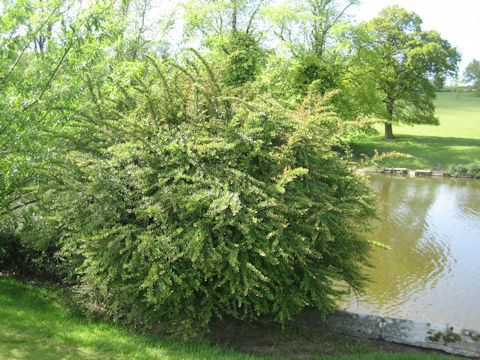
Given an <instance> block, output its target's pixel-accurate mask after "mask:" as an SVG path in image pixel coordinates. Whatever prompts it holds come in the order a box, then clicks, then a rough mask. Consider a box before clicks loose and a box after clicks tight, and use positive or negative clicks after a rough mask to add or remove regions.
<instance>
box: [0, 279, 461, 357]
mask: <svg viewBox="0 0 480 360" xmlns="http://www.w3.org/2000/svg"><path fill="white" fill-rule="evenodd" d="M59 300H60V295H59V292H58V291H57V290H55V288H51V287H46V286H32V285H28V284H24V283H21V282H18V281H16V280H13V279H11V278H5V277H4V278H1V277H0V359H36V360H43V359H228V360H230V359H265V360H266V359H270V360H271V359H282V358H285V359H286V358H296V355H290V356H287V357H285V356H275V357H273V356H269V355H254V354H245V353H241V352H238V351H235V350H230V349H228V348H227V347H226V345H219V346H213V345H210V344H209V343H208V342H207V341H206V340H195V341H178V340H175V339H170V338H162V337H160V336H156V335H149V334H138V333H136V332H133V331H129V330H127V329H125V328H123V327H121V326H118V325H115V324H112V323H110V322H108V321H88V320H87V319H86V318H84V317H82V316H74V315H72V314H71V313H70V312H69V311H67V310H68V309H66V308H65V306H64V305H62V304H63V302H62V301H59ZM247 329H248V327H247ZM268 331H271V330H268ZM306 331H307V330H302V331H301V332H302V333H303V335H305V332H306ZM287 335H288V338H289V341H290V342H291V343H292V344H297V345H298V346H300V347H315V349H316V350H315V352H316V353H315V354H313V355H312V356H310V355H308V356H305V355H302V356H301V358H309V359H336V358H342V359H352V360H354V359H358V360H367V359H398V360H408V359H412V360H413V359H420V360H423V359H449V358H453V357H449V356H446V355H445V356H444V355H437V354H420V353H395V354H388V355H387V354H385V353H382V352H379V351H377V350H376V349H375V348H373V347H372V346H370V345H369V343H364V342H362V341H360V340H357V339H355V338H350V339H349V340H346V337H345V338H343V337H342V336H341V335H335V334H331V333H329V335H328V339H327V340H324V339H322V338H315V336H311V335H309V334H307V336H308V337H309V338H310V342H309V343H308V344H307V343H306V342H305V338H306V337H307V336H303V335H302V334H300V335H296V334H295V333H293V332H291V331H290V332H289V333H288V332H287ZM268 336H269V337H270V335H268ZM272 336H273V335H272ZM295 336H301V341H292V337H295ZM352 339H354V340H353V341H352ZM234 340H236V341H238V339H234ZM327 341H328V343H327ZM229 342H230V341H229V340H228V339H225V344H227V343H229ZM283 342H286V341H285V340H284V341H283ZM332 345H333V346H334V347H336V350H337V352H339V353H342V352H343V353H344V352H345V351H346V352H347V353H350V354H351V355H349V356H343V357H335V356H331V355H325V354H323V353H322V349H327V348H331V347H332ZM272 346H273V347H274V346H275V344H273V345H272ZM290 346H294V345H290ZM342 347H345V348H346V349H342ZM250 349H253V348H252V347H251V346H250ZM301 350H302V349H298V350H297V353H300V354H302V351H301ZM282 351H285V352H283V354H284V355H289V351H288V350H282Z"/></svg>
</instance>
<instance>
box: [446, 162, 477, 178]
mask: <svg viewBox="0 0 480 360" xmlns="http://www.w3.org/2000/svg"><path fill="white" fill-rule="evenodd" d="M447 174H449V175H450V176H462V175H468V176H472V177H474V178H480V165H479V164H478V163H476V162H472V163H469V164H451V165H449V166H448V167H447Z"/></svg>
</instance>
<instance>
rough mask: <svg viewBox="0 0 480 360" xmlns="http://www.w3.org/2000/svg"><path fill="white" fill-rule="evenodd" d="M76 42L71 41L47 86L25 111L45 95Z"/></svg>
mask: <svg viewBox="0 0 480 360" xmlns="http://www.w3.org/2000/svg"><path fill="white" fill-rule="evenodd" d="M74 43H75V41H72V42H70V45H69V46H68V48H67V49H66V50H65V52H64V54H63V56H62V58H61V59H60V61H59V63H58V64H57V66H56V67H55V70H53V72H52V74H51V75H50V78H49V79H48V81H47V83H46V84H45V86H44V87H43V89H42V91H41V92H40V95H39V96H38V97H37V98H36V99H35V100H34V101H33V102H32V103H31V104H29V105H27V106H25V107H24V108H23V111H27V110H28V109H30V108H31V107H32V106H34V105H35V104H37V103H38V102H39V101H40V100H41V99H42V97H43V95H44V94H45V92H46V91H47V89H48V87H49V86H50V84H51V82H52V80H53V78H54V77H55V75H56V74H57V72H58V70H59V69H60V66H62V64H63V62H64V61H65V58H66V57H67V55H68V53H69V52H70V50H71V49H72V47H73V44H74Z"/></svg>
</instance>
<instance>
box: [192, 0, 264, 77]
mask: <svg viewBox="0 0 480 360" xmlns="http://www.w3.org/2000/svg"><path fill="white" fill-rule="evenodd" d="M268 2H269V0H202V1H196V0H195V1H188V2H186V3H185V4H184V7H185V9H186V11H185V16H184V18H185V24H184V33H185V34H184V35H185V37H186V39H191V38H192V37H193V38H194V39H195V40H196V39H197V37H200V38H201V41H202V45H203V46H205V47H206V48H207V49H208V50H209V51H210V53H209V57H210V59H212V60H213V61H215V62H222V63H223V64H224V66H223V74H222V76H223V78H224V81H225V82H226V83H227V84H228V85H231V86H240V85H242V84H244V83H245V82H247V81H253V80H254V79H255V78H256V76H257V75H258V73H259V72H260V70H261V68H262V59H263V58H264V51H263V50H262V49H261V46H260V44H261V39H262V37H263V30H262V28H263V27H264V25H263V24H261V22H259V18H260V15H261V11H262V10H263V8H264V6H265V5H266V4H267V3H268Z"/></svg>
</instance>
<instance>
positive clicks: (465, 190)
mask: <svg viewBox="0 0 480 360" xmlns="http://www.w3.org/2000/svg"><path fill="white" fill-rule="evenodd" d="M370 182H371V184H372V186H373V188H375V189H376V191H377V192H378V216H379V220H378V221H376V222H375V224H374V231H373V232H372V233H370V234H368V235H367V236H368V237H369V238H371V239H372V240H376V241H380V242H383V243H384V244H387V245H389V246H390V247H391V249H390V250H384V249H381V248H376V249H375V250H374V251H373V254H372V255H373V257H372V264H373V265H374V266H375V267H374V268H372V269H368V270H367V273H368V274H369V276H370V277H371V279H372V282H371V283H370V284H369V285H368V286H367V288H366V290H365V293H363V294H358V295H357V296H351V297H349V298H348V299H345V301H344V302H341V303H340V304H339V306H340V308H342V309H346V310H349V311H354V312H360V313H368V314H378V315H382V316H388V317H398V318H406V319H411V320H418V321H424V322H432V323H441V324H443V323H447V324H450V325H455V326H460V327H464V328H468V329H473V330H480V181H478V180H462V179H450V178H404V177H391V176H384V175H374V176H370Z"/></svg>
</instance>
